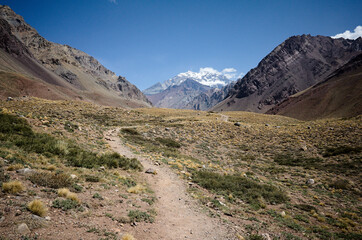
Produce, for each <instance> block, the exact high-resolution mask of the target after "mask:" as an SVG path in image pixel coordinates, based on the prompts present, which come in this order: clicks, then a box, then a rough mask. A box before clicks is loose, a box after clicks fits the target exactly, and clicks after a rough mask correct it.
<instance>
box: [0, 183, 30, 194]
mask: <svg viewBox="0 0 362 240" xmlns="http://www.w3.org/2000/svg"><path fill="white" fill-rule="evenodd" d="M2 189H3V191H4V192H7V193H11V194H17V193H19V192H22V191H24V190H25V187H24V186H23V184H22V183H21V182H20V181H11V182H7V183H3V185H2Z"/></svg>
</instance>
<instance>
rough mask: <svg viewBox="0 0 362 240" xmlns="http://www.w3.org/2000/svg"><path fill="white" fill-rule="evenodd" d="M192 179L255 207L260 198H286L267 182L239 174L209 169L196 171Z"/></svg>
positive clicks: (260, 200) (271, 201)
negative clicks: (224, 173)
mask: <svg viewBox="0 0 362 240" xmlns="http://www.w3.org/2000/svg"><path fill="white" fill-rule="evenodd" d="M193 181H194V182H196V183H198V184H199V185H200V186H202V187H204V188H206V189H209V190H212V191H215V192H216V193H218V194H223V195H225V196H228V195H229V194H232V195H233V196H235V197H237V198H240V199H242V200H244V201H246V202H248V203H249V204H252V205H253V206H255V207H256V208H260V207H261V206H262V205H263V203H262V199H264V200H265V201H267V202H268V203H283V202H286V201H287V200H288V197H287V196H286V194H285V193H284V192H282V191H281V190H279V189H277V188H276V187H274V186H272V185H269V184H261V183H258V182H256V181H254V180H251V179H248V178H246V177H242V176H239V175H221V174H218V173H214V172H209V171H197V172H195V173H194V174H193Z"/></svg>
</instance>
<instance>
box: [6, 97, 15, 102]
mask: <svg viewBox="0 0 362 240" xmlns="http://www.w3.org/2000/svg"><path fill="white" fill-rule="evenodd" d="M13 100H14V98H12V97H8V98H7V99H6V101H13Z"/></svg>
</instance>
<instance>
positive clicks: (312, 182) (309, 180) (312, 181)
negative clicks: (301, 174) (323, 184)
mask: <svg viewBox="0 0 362 240" xmlns="http://www.w3.org/2000/svg"><path fill="white" fill-rule="evenodd" d="M306 184H307V185H313V184H314V179H312V178H311V179H308V180H307V182H306Z"/></svg>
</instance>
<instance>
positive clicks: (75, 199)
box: [66, 192, 80, 203]
mask: <svg viewBox="0 0 362 240" xmlns="http://www.w3.org/2000/svg"><path fill="white" fill-rule="evenodd" d="M66 198H67V199H70V200H72V201H74V202H77V203H80V200H79V198H78V195H77V194H76V193H72V192H69V193H68V195H67V196H66Z"/></svg>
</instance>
